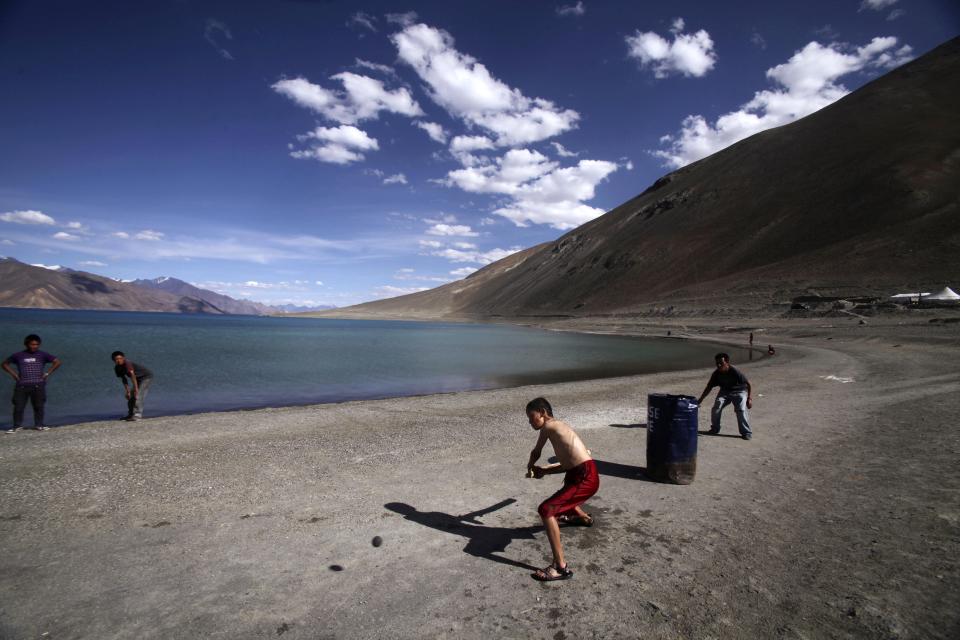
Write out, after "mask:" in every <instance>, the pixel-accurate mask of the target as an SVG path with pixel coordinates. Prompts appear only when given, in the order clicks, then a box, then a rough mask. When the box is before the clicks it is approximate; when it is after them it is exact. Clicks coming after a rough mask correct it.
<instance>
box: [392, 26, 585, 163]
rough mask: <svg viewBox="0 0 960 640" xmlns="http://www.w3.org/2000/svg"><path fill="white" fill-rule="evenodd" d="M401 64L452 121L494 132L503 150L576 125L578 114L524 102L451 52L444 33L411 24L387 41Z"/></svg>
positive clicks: (469, 59) (539, 101)
mask: <svg viewBox="0 0 960 640" xmlns="http://www.w3.org/2000/svg"><path fill="white" fill-rule="evenodd" d="M391 39H392V40H393V43H394V45H396V47H397V53H398V55H399V57H400V60H401V61H402V62H405V63H406V64H408V65H410V66H411V67H413V69H414V70H415V71H416V72H417V75H419V76H420V79H421V80H423V82H424V83H426V89H427V92H428V93H429V94H430V97H431V98H432V99H433V100H434V102H436V103H437V104H439V105H440V106H441V107H443V108H444V109H446V110H447V111H448V112H449V113H450V114H451V115H453V116H454V117H457V118H460V119H462V120H463V121H464V122H466V123H467V124H468V125H473V126H478V127H481V128H483V129H486V130H487V131H489V132H490V133H492V134H493V135H494V137H495V139H496V143H497V144H498V145H501V146H514V145H519V144H526V143H530V142H537V141H540V140H544V139H546V138H550V137H553V136H555V135H557V134H559V133H563V132H564V131H567V130H569V129H572V128H573V127H575V126H576V124H577V121H578V120H579V119H580V114H578V113H577V112H576V111H573V110H571V109H562V108H559V107H557V106H556V105H554V104H553V103H552V102H550V101H549V100H544V99H542V98H528V97H526V96H524V95H523V94H522V93H521V92H520V91H519V90H518V89H514V88H511V87H509V86H508V85H507V84H505V83H504V82H502V81H500V80H498V79H497V78H495V77H494V76H493V75H492V74H491V73H490V71H489V70H488V69H487V68H486V66H484V65H483V64H482V63H480V62H479V61H477V60H476V59H475V58H473V57H472V56H469V55H467V54H464V53H461V52H460V51H458V50H457V49H456V48H455V47H454V40H453V37H452V36H451V35H450V34H449V33H447V32H446V31H444V30H442V29H436V28H433V27H430V26H428V25H425V24H410V25H408V26H406V27H405V28H404V29H403V30H402V31H400V32H399V33H396V34H394V35H393V36H391Z"/></svg>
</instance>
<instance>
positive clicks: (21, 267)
mask: <svg viewBox="0 0 960 640" xmlns="http://www.w3.org/2000/svg"><path fill="white" fill-rule="evenodd" d="M0 307H26V308H37V309H102V310H108V311H165V312H168V313H217V314H219V313H223V312H222V311H221V310H220V309H218V308H217V307H215V306H213V305H211V304H210V303H208V302H205V301H203V300H198V299H196V298H191V297H188V296H180V295H176V294H172V293H167V292H165V291H151V290H149V289H143V288H141V287H138V286H135V285H133V284H130V283H126V282H117V281H116V280H111V279H110V278H105V277H103V276H98V275H95V274H93V273H87V272H85V271H74V270H72V269H60V270H52V269H45V268H43V267H34V266H32V265H29V264H24V263H22V262H19V261H17V260H14V259H12V258H5V259H0Z"/></svg>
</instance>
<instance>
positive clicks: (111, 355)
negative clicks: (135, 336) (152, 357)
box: [110, 351, 127, 360]
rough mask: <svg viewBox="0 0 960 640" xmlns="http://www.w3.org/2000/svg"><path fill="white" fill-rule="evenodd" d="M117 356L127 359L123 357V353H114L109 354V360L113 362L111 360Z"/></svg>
mask: <svg viewBox="0 0 960 640" xmlns="http://www.w3.org/2000/svg"><path fill="white" fill-rule="evenodd" d="M117 356H123V357H124V358H126V357H127V356H125V355H123V351H114V352H113V353H111V354H110V359H111V360H113V359H114V358H116V357H117Z"/></svg>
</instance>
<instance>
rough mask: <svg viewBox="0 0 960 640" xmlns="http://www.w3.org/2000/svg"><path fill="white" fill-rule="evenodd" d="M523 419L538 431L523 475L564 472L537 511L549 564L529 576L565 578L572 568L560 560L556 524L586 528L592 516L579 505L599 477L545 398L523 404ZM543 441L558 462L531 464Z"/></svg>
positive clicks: (592, 491)
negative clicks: (547, 544) (547, 542)
mask: <svg viewBox="0 0 960 640" xmlns="http://www.w3.org/2000/svg"><path fill="white" fill-rule="evenodd" d="M527 419H528V420H529V421H530V426H531V427H533V429H534V431H539V432H540V436H539V437H538V438H537V445H536V446H535V447H534V448H533V451H531V452H530V461H529V462H528V463H527V476H528V477H534V478H542V477H543V476H544V475H545V474H548V473H560V472H566V475H565V476H564V478H563V488H562V489H560V490H559V491H557V492H556V493H555V494H553V495H552V496H550V497H549V498H547V499H546V500H544V501H543V502H542V503H541V504H540V507H539V508H538V509H537V512H538V513H539V514H540V517H541V518H542V519H543V525H544V527H545V528H546V531H547V539H548V540H550V549H551V550H552V551H553V564H551V565H550V566H548V567H546V568H544V569H540V570H538V571H537V572H536V573H534V574H533V577H534V578H536V579H537V580H541V581H545V582H546V581H552V580H566V579H567V578H569V577H571V576H573V571H571V570H570V568H569V567H568V566H567V563H566V562H565V561H564V559H563V548H562V547H561V546H560V523H565V524H572V525H580V526H584V527H589V526H591V525H592V524H593V518H591V517H590V515H589V514H587V513H586V512H585V511H584V510H583V509H581V508H580V505H582V504H583V503H584V502H586V501H587V499H588V498H590V497H591V496H592V495H593V494H595V493H596V492H597V489H599V488H600V476H599V474H598V473H597V465H596V464H595V463H594V462H593V459H592V458H591V457H590V451H588V450H587V448H586V447H585V446H584V444H583V441H582V440H580V437H579V436H578V435H577V434H576V433H574V431H573V429H571V428H570V425H568V424H567V423H565V422H562V421H560V420H557V419H556V418H554V417H553V408H552V407H551V406H550V403H549V402H547V400H546V398H535V399H533V400H531V401H530V402H528V403H527ZM547 440H550V444H551V445H553V451H554V453H555V454H556V455H557V459H558V460H559V461H560V462H559V463H557V464H553V465H550V466H548V467H540V466H537V465H536V464H535V463H536V462H537V460H539V459H540V454H541V452H542V451H543V445H544V444H546V442H547Z"/></svg>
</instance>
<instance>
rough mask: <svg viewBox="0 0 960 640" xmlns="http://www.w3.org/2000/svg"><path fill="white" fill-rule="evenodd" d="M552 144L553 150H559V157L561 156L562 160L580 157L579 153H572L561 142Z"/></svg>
mask: <svg viewBox="0 0 960 640" xmlns="http://www.w3.org/2000/svg"><path fill="white" fill-rule="evenodd" d="M550 144H552V145H553V148H554V149H556V150H557V155H558V156H560V157H561V158H575V157H577V156H578V155H580V154H579V153H574V152H573V151H570V150H569V149H567V148H566V147H565V146H563V145H562V144H560V143H559V142H551V143H550Z"/></svg>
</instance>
